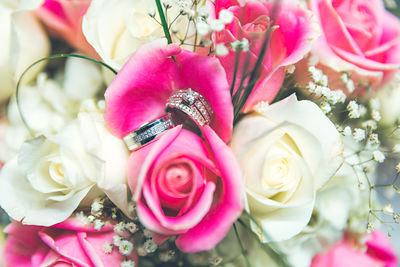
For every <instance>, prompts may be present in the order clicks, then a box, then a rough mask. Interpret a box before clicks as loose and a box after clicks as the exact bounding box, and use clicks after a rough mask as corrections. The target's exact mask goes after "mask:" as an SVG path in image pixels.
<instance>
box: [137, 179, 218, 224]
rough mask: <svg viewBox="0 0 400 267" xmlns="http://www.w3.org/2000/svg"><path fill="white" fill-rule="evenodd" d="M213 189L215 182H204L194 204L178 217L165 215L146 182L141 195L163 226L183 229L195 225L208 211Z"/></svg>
mask: <svg viewBox="0 0 400 267" xmlns="http://www.w3.org/2000/svg"><path fill="white" fill-rule="evenodd" d="M214 190H215V184H214V183H213V182H208V183H206V184H205V186H204V191H203V193H202V194H201V196H200V198H199V199H198V201H197V203H196V204H195V206H194V207H192V209H190V210H189V211H188V212H186V213H185V214H184V215H182V216H180V217H168V216H166V215H165V214H164V212H163V210H162V208H161V206H160V202H159V200H158V199H157V198H155V196H154V195H152V194H151V192H150V189H149V187H148V186H146V184H145V186H144V187H143V196H144V199H145V200H146V203H147V205H148V207H149V209H150V210H151V211H152V212H153V214H154V216H155V217H156V218H157V220H158V221H159V222H160V224H161V225H162V226H163V227H165V228H167V229H171V230H174V231H176V230H178V231H183V230H186V229H189V228H192V227H193V226H195V225H197V224H198V223H199V222H200V221H201V220H202V219H203V217H204V216H205V215H206V214H207V213H208V212H209V209H210V207H211V204H212V202H213V196H214ZM144 224H145V222H144Z"/></svg>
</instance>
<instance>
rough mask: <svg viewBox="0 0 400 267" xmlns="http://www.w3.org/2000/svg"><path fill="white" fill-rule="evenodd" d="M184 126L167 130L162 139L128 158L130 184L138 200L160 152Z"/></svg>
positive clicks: (134, 196)
mask: <svg viewBox="0 0 400 267" xmlns="http://www.w3.org/2000/svg"><path fill="white" fill-rule="evenodd" d="M181 130H182V127H181V126H177V127H175V128H173V129H171V130H168V131H166V132H165V133H164V134H163V135H162V136H161V137H160V139H158V140H157V141H156V142H153V143H151V144H149V145H147V146H145V147H143V148H141V149H139V150H137V151H135V152H133V153H132V154H131V156H130V157H129V160H128V184H129V187H130V189H131V191H132V194H133V199H134V200H135V201H138V200H139V198H140V194H141V190H142V186H143V183H144V181H145V179H146V177H147V173H148V171H149V169H150V168H151V166H152V164H153V162H154V161H155V159H156V158H157V157H158V156H159V154H160V153H161V152H162V151H163V150H164V149H165V147H167V146H168V145H169V144H170V143H172V142H173V141H174V140H175V139H176V138H177V136H178V135H179V133H180V132H181Z"/></svg>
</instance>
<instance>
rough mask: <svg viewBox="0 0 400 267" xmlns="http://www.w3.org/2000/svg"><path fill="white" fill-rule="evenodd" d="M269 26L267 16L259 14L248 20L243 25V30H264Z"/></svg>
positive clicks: (249, 31)
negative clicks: (250, 20)
mask: <svg viewBox="0 0 400 267" xmlns="http://www.w3.org/2000/svg"><path fill="white" fill-rule="evenodd" d="M268 26H269V18H268V16H265V15H263V16H260V17H258V18H256V19H255V20H253V21H252V22H249V23H247V24H245V25H243V27H242V28H243V30H244V31H246V32H248V33H251V32H264V31H265V30H267V29H268Z"/></svg>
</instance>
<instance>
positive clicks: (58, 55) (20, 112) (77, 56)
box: [15, 54, 118, 137]
mask: <svg viewBox="0 0 400 267" xmlns="http://www.w3.org/2000/svg"><path fill="white" fill-rule="evenodd" d="M67 57H76V58H82V59H86V60H89V61H92V62H94V63H97V64H100V65H102V66H103V67H106V68H107V69H109V70H110V71H111V72H112V73H114V74H115V75H116V74H117V73H118V72H117V71H116V70H114V69H113V68H112V67H111V66H109V65H107V64H106V63H104V62H102V61H100V60H97V59H94V58H90V57H85V56H82V55H77V54H56V55H52V56H48V57H44V58H41V59H39V60H37V61H35V62H33V63H32V64H31V65H30V66H29V67H27V68H26V69H25V70H24V72H23V73H22V74H21V77H20V78H19V79H18V82H17V87H16V90H15V96H16V102H17V108H18V112H19V115H20V116H21V119H22V122H23V123H24V125H25V127H26V129H28V131H29V133H30V135H31V136H32V137H34V132H33V130H32V129H31V128H30V127H29V125H28V123H27V121H26V119H25V116H24V113H23V112H22V108H21V101H20V86H21V82H22V80H23V78H24V76H25V74H26V73H28V71H29V70H30V69H31V68H33V67H34V66H36V65H37V64H39V63H40V62H43V61H46V60H51V59H56V58H67Z"/></svg>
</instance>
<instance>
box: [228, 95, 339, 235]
mask: <svg viewBox="0 0 400 267" xmlns="http://www.w3.org/2000/svg"><path fill="white" fill-rule="evenodd" d="M232 149H233V151H234V152H235V153H236V155H237V157H238V159H239V161H240V163H241V166H242V170H243V174H244V177H245V180H246V192H247V202H248V203H247V205H248V207H247V209H248V210H249V211H250V213H251V214H252V216H253V217H255V218H256V220H258V221H259V223H260V224H261V226H262V227H263V229H264V231H265V232H267V233H268V234H269V235H270V236H271V237H272V239H273V240H274V241H281V240H287V239H289V238H291V237H293V236H294V235H296V234H298V233H299V232H300V231H301V230H302V229H303V228H304V227H305V226H306V225H307V223H308V222H309V220H310V218H311V214H312V211H313V208H314V203H315V196H316V191H317V190H318V189H320V188H321V187H322V186H323V185H324V184H326V183H327V182H328V181H329V179H330V178H331V177H332V176H333V175H334V174H335V173H336V171H337V170H338V168H339V167H340V166H341V164H342V163H343V142H342V140H341V138H340V134H339V133H338V131H337V130H336V128H335V126H334V125H333V123H332V122H331V121H330V120H329V119H328V118H327V117H326V116H325V115H324V114H323V113H322V111H321V110H320V109H319V107H318V106H317V105H316V104H314V103H313V102H311V101H297V98H296V96H295V95H292V96H290V97H288V98H286V99H284V100H282V101H280V102H278V103H275V104H272V105H270V106H267V107H264V108H263V111H262V113H257V112H256V113H255V114H254V115H250V116H248V117H246V118H244V119H243V120H242V121H240V122H239V124H238V125H237V126H236V128H235V130H234V134H233V139H232ZM252 227H253V230H254V231H255V232H256V233H258V234H259V235H260V238H261V239H263V238H262V234H261V233H259V231H258V229H257V227H256V226H254V225H252ZM263 241H264V242H267V240H263Z"/></svg>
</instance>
